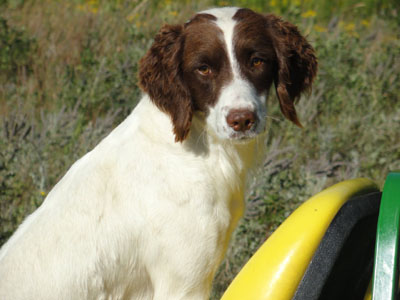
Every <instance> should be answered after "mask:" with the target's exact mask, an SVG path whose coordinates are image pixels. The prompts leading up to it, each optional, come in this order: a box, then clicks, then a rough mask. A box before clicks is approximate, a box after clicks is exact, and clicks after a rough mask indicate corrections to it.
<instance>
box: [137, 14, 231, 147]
mask: <svg viewBox="0 0 400 300" xmlns="http://www.w3.org/2000/svg"><path fill="white" fill-rule="evenodd" d="M214 20H215V17H214V16H212V15H209V14H197V15H196V16H195V17H194V18H192V19H191V20H190V21H189V22H187V23H186V24H184V25H164V26H163V27H162V28H161V30H160V32H159V33H158V34H157V35H156V37H155V39H154V43H153V45H152V46H151V48H150V50H149V51H148V52H147V54H146V55H145V56H144V57H143V58H142V59H141V60H140V66H139V83H140V86H141V88H142V89H143V90H144V91H145V92H147V93H148V94H149V95H150V98H151V99H152V101H153V102H154V103H155V104H156V105H157V106H158V107H159V108H160V109H161V110H163V111H165V112H166V113H168V114H169V115H170V116H171V120H172V123H173V126H174V133H175V140H176V141H179V142H182V141H183V140H185V139H186V137H187V135H188V133H189V130H190V125H191V120H192V115H193V112H194V111H195V110H198V111H204V112H206V111H207V108H208V107H209V106H212V105H214V104H215V103H216V101H217V99H218V96H219V92H220V89H221V87H222V86H223V85H224V84H226V83H227V82H228V81H229V79H230V78H231V73H230V67H229V61H228V57H227V55H226V49H225V46H224V43H223V34H222V31H221V30H220V29H219V28H218V27H217V26H216V25H215V24H214V23H213V22H212V21H214ZM202 66H208V67H209V68H210V70H211V72H210V74H209V75H206V76H205V75H203V74H201V73H200V72H199V71H198V69H199V68H201V67H202Z"/></svg>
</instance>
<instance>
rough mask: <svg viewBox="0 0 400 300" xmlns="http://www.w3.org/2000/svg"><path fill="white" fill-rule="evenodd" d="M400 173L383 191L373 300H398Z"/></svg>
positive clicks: (387, 182) (388, 177)
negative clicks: (396, 299) (396, 298)
mask: <svg viewBox="0 0 400 300" xmlns="http://www.w3.org/2000/svg"><path fill="white" fill-rule="evenodd" d="M399 220H400V172H391V173H389V175H388V176H387V178H386V181H385V185H384V187H383V193H382V199H381V206H380V210H379V218H378V228H377V235H376V245H375V264H374V274H373V286H372V300H394V299H395V297H396V292H397V287H398V282H397V279H398V277H397V275H398V265H397V262H398V261H397V255H398V244H399V243H398V241H399Z"/></svg>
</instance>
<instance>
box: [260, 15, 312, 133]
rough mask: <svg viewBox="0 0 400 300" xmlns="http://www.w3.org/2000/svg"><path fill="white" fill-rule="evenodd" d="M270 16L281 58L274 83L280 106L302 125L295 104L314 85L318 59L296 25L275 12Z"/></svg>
mask: <svg viewBox="0 0 400 300" xmlns="http://www.w3.org/2000/svg"><path fill="white" fill-rule="evenodd" d="M266 19H267V30H268V31H269V34H270V36H271V37H272V39H273V44H274V48H275V52H276V56H277V60H278V70H277V73H276V76H275V78H274V82H275V88H276V94H277V96H278V99H279V105H280V107H281V111H282V113H283V115H284V116H285V117H286V118H288V119H289V120H290V121H292V122H293V123H295V124H296V125H298V126H300V127H301V124H300V122H299V120H298V118H297V114H296V110H295V107H294V103H295V102H296V100H298V99H299V98H300V95H301V93H302V92H304V91H307V90H309V89H310V88H311V84H312V82H313V80H314V77H315V75H316V73H317V66H318V63H317V58H316V56H315V53H314V49H313V48H312V47H311V45H310V44H309V43H308V42H307V40H306V39H305V38H304V37H303V36H302V35H301V34H300V33H299V31H298V29H297V27H296V26H294V25H293V24H290V23H289V22H285V21H283V20H282V19H280V18H279V17H277V16H274V15H267V16H266Z"/></svg>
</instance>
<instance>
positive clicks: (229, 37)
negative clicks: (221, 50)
mask: <svg viewBox="0 0 400 300" xmlns="http://www.w3.org/2000/svg"><path fill="white" fill-rule="evenodd" d="M238 10H239V8H238V7H223V8H212V9H209V10H205V11H202V12H201V13H206V14H210V15H213V16H215V17H216V18H217V20H216V21H215V24H216V25H217V26H218V27H219V28H220V29H221V30H222V32H223V34H224V38H225V44H226V49H227V51H228V58H229V61H230V63H231V66H232V69H233V70H232V71H233V77H234V78H235V77H237V76H238V75H239V66H238V63H237V61H236V59H235V54H234V49H233V33H234V28H235V25H236V21H235V20H234V19H233V17H234V15H235V14H236V12H237V11H238Z"/></svg>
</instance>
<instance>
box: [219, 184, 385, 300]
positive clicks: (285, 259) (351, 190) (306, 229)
mask: <svg viewBox="0 0 400 300" xmlns="http://www.w3.org/2000/svg"><path fill="white" fill-rule="evenodd" d="M378 190H379V189H378V187H377V186H376V184H375V183H374V182H372V181H371V180H369V179H366V178H358V179H351V180H347V181H343V182H340V183H338V184H335V185H333V186H331V187H329V188H327V189H325V190H324V191H322V192H320V193H319V194H317V195H315V196H314V197H312V198H310V199H309V200H308V201H306V202H304V203H303V204H302V205H301V206H300V207H299V208H297V209H296V210H295V211H294V212H293V213H292V214H291V215H290V216H289V217H288V218H287V219H286V220H285V221H284V222H283V223H282V224H281V225H280V226H279V227H278V229H277V230H276V231H275V232H274V233H273V234H272V235H271V237H270V238H269V239H268V240H267V241H266V242H265V243H264V244H263V245H262V246H261V247H260V249H259V250H258V251H257V252H256V253H255V254H254V255H253V257H252V258H251V259H250V260H249V261H248V262H247V264H246V265H245V266H244V267H243V269H242V270H241V271H240V273H239V274H238V275H237V276H236V278H235V279H234V280H233V282H232V283H231V285H230V286H229V287H228V289H227V290H226V292H225V294H224V295H223V296H222V298H221V300H243V299H246V300H289V299H291V298H292V297H293V295H294V293H295V291H296V289H297V286H298V284H299V283H300V280H301V278H302V277H303V275H304V272H305V271H306V269H307V266H308V264H309V262H310V260H311V258H312V257H313V255H314V252H315V251H316V249H317V248H318V245H319V243H320V242H321V240H322V238H323V236H324V234H325V232H326V230H327V229H328V227H329V224H330V223H331V221H332V220H333V218H334V217H335V215H336V214H337V212H338V211H339V209H340V208H341V207H342V205H343V204H344V203H345V202H346V201H347V200H349V199H350V198H352V197H353V196H356V195H361V194H366V193H369V192H373V191H378Z"/></svg>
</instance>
